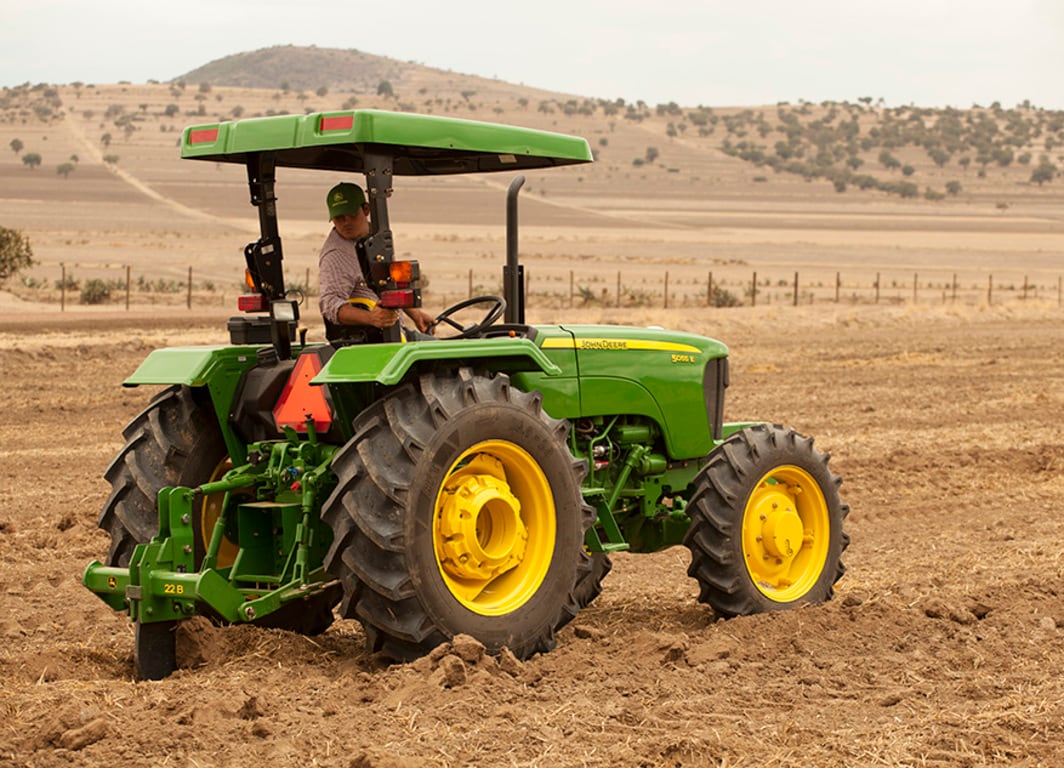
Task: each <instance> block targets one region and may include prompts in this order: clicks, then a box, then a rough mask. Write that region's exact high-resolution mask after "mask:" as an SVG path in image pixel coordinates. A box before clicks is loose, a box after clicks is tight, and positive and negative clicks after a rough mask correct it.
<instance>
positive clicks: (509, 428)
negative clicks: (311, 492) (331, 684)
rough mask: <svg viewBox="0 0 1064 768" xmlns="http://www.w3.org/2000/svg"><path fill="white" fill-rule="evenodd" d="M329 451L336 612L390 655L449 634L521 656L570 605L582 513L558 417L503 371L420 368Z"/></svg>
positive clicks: (576, 474) (548, 637) (579, 473)
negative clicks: (339, 590)
mask: <svg viewBox="0 0 1064 768" xmlns="http://www.w3.org/2000/svg"><path fill="white" fill-rule="evenodd" d="M354 430H355V431H354V437H353V438H352V440H351V441H350V442H349V443H348V444H347V445H346V446H345V447H344V448H343V449H342V450H341V451H340V452H339V453H338V454H337V455H336V457H335V458H334V460H333V469H334V471H335V472H336V475H337V479H338V484H337V487H336V490H335V491H334V492H333V494H332V495H331V496H330V497H329V499H328V500H327V501H326V503H325V506H324V508H323V512H322V517H323V519H324V520H325V521H326V522H327V523H328V524H329V525H330V526H331V528H332V530H333V534H334V536H333V544H332V547H331V549H330V550H329V553H328V555H327V556H326V558H325V566H326V568H327V569H328V570H329V571H330V572H331V573H332V574H333V575H335V576H336V577H337V578H339V579H340V580H341V582H342V583H343V584H344V600H343V602H342V603H341V608H340V613H341V615H343V616H345V617H349V618H357V619H358V620H359V621H360V622H361V623H362V625H363V627H364V629H365V631H366V638H367V647H368V649H369V650H370V651H371V652H380V653H382V654H384V655H385V656H388V657H390V658H392V659H395V660H399V661H408V660H412V659H414V658H417V657H418V656H421V655H424V654H425V653H427V652H428V651H430V650H431V649H432V648H434V647H435V646H437V645H439V644H440V643H443V642H446V641H448V640H450V639H451V638H453V637H454V636H455V635H457V634H460V633H464V634H469V635H472V636H473V637H475V638H477V639H478V640H479V641H480V642H482V643H483V644H484V645H485V646H486V647H487V648H488V651H489V652H493V653H494V652H498V651H499V650H501V649H502V648H503V647H508V648H509V649H510V650H511V651H512V652H513V653H514V654H515V655H516V656H517V657H518V658H521V659H525V658H528V657H530V656H531V655H533V654H535V653H539V652H545V651H549V650H551V649H552V648H553V647H554V645H555V642H556V641H555V633H556V632H557V630H558V629H559V628H560V627H562V626H564V625H565V624H566V623H568V622H569V621H570V620H571V619H572V618H573V617H574V616H575V615H576V614H577V612H578V611H579V609H580V603H579V601H578V600H577V598H576V596H575V592H576V586H577V584H578V583H579V582H580V581H581V579H583V578H584V577H585V576H586V575H587V574H588V573H589V572H590V560H589V558H588V556H587V554H586V553H585V551H584V536H585V534H586V532H587V530H588V528H589V527H590V526H591V524H592V522H593V516H594V513H593V511H592V510H591V508H590V506H588V505H587V504H585V503H584V500H583V496H582V494H581V487H580V483H581V480H582V478H583V476H584V473H585V472H586V465H585V464H584V462H582V461H578V460H577V459H575V458H574V457H573V456H572V454H571V453H570V452H569V449H568V447H567V443H566V437H567V435H568V431H569V428H568V423H567V422H565V421H559V420H555V419H552V418H551V417H549V416H548V415H547V414H545V413H544V412H543V411H542V409H541V408H540V396H539V395H538V394H537V393H527V392H522V391H520V390H517V389H513V388H511V387H510V383H509V378H508V377H507V376H505V375H496V376H493V377H489V376H485V375H477V374H474V373H472V371H470V370H469V369H461V370H460V371H458V372H457V374H456V375H447V376H445V375H435V374H425V375H423V376H422V377H421V378H420V380H419V381H418V382H417V383H416V384H414V383H411V384H407V385H405V386H403V387H402V388H400V389H399V390H397V391H395V392H394V393H392V394H391V395H389V396H388V397H386V398H384V399H383V400H380V401H378V402H377V403H374V404H373V405H372V406H370V407H369V408H368V409H366V411H364V412H363V413H362V414H360V415H359V416H358V417H357V418H356V419H355V422H354Z"/></svg>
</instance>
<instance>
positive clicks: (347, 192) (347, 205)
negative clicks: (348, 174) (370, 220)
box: [325, 181, 366, 221]
mask: <svg viewBox="0 0 1064 768" xmlns="http://www.w3.org/2000/svg"><path fill="white" fill-rule="evenodd" d="M325 203H326V205H328V206H329V221H332V220H333V219H335V218H336V217H337V216H354V215H355V214H356V213H358V212H359V210H360V209H361V208H362V206H363V205H365V203H366V195H365V193H363V192H362V187H360V186H358V184H352V183H351V182H348V181H345V182H342V183H340V184H337V185H336V186H335V187H333V188H332V189H330V190H329V196H328V197H327V198H325Z"/></svg>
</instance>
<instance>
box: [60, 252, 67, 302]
mask: <svg viewBox="0 0 1064 768" xmlns="http://www.w3.org/2000/svg"><path fill="white" fill-rule="evenodd" d="M59 271H60V275H59V311H60V312H66V264H64V263H63V262H59Z"/></svg>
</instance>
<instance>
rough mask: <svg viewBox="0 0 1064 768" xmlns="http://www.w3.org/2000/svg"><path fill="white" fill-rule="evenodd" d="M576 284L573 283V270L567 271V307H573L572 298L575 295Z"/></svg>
mask: <svg viewBox="0 0 1064 768" xmlns="http://www.w3.org/2000/svg"><path fill="white" fill-rule="evenodd" d="M575 286H576V284H575V283H574V282H573V270H571V269H570V270H569V306H570V307H571V306H573V296H574V295H575V291H576V288H575Z"/></svg>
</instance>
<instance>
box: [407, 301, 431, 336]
mask: <svg viewBox="0 0 1064 768" xmlns="http://www.w3.org/2000/svg"><path fill="white" fill-rule="evenodd" d="M403 311H404V312H406V316H407V317H409V318H410V319H411V320H413V321H414V325H416V326H417V329H418V330H419V331H421V332H422V333H432V332H433V331H435V330H436V323H435V322H433V320H434V319H435V318H433V316H432V315H430V314H429V313H428V312H426V311H425V310H423V309H421V308H419V307H411V308H409V309H404V310H403Z"/></svg>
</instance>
